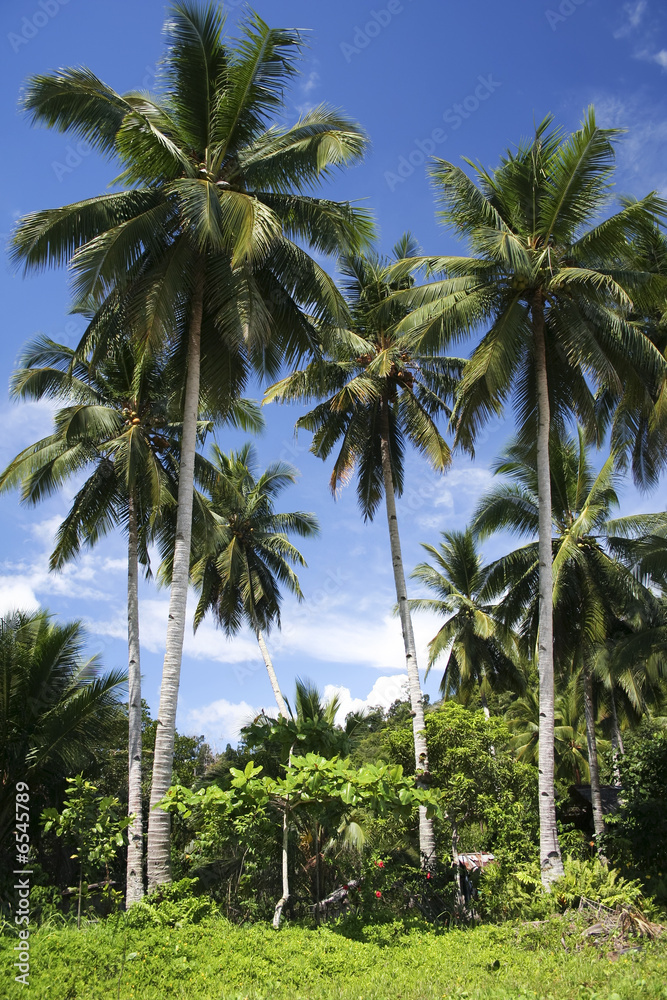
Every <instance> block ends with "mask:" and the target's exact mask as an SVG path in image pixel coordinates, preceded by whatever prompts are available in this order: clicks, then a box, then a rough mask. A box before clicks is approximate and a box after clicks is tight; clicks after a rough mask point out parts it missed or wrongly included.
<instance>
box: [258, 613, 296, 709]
mask: <svg viewBox="0 0 667 1000" xmlns="http://www.w3.org/2000/svg"><path fill="white" fill-rule="evenodd" d="M255 635H256V636H257V645H258V646H259V648H260V651H261V653H262V659H263V660H264V666H265V667H266V672H267V674H268V675H269V680H270V681H271V687H272V689H273V696H274V698H275V699H276V705H277V706H278V711H279V712H280V714H281V715H282V716H283V717H284V718H285V719H286V718H287V717H288V715H289V712H288V711H287V705H286V703H285V699H284V698H283V694H282V691H281V690H280V685H279V684H278V678H277V677H276V672H275V670H274V669H273V663H272V662H271V657H270V655H269V650H268V648H267V645H266V642H265V641H264V636H263V634H262V630H261V629H260V628H255Z"/></svg>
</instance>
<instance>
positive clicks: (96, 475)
mask: <svg viewBox="0 0 667 1000" xmlns="http://www.w3.org/2000/svg"><path fill="white" fill-rule="evenodd" d="M12 394H13V395H14V396H15V397H17V398H22V399H26V398H32V399H42V398H44V397H47V398H55V399H60V400H63V399H65V400H67V402H68V403H69V404H70V405H68V406H65V407H62V408H61V409H60V410H58V412H57V414H56V416H55V420H54V425H55V428H54V432H53V434H51V435H49V436H48V437H46V438H43V439H42V440H40V441H37V442H36V443H35V444H32V445H30V446H29V447H28V448H25V449H24V450H23V451H22V452H21V453H20V454H19V455H17V456H16V458H14V459H13V461H12V462H10V464H9V466H8V467H7V469H6V470H5V471H4V473H3V474H2V475H1V476H0V490H2V489H8V488H10V487H13V486H16V485H19V484H20V486H21V495H22V500H23V501H24V502H28V503H37V502H39V501H40V500H42V499H44V498H45V497H47V496H49V495H50V494H52V493H53V492H55V491H56V490H58V489H59V488H60V487H61V486H62V485H63V484H64V482H65V481H66V480H68V479H71V478H72V477H73V476H77V475H80V474H81V473H82V472H83V471H88V470H91V469H92V471H90V474H89V475H88V478H87V479H86V480H85V482H84V483H83V485H82V486H81V487H80V489H79V490H78V491H77V493H76V495H75V497H74V500H73V502H72V505H71V507H70V510H69V512H68V514H67V516H66V517H65V519H64V521H63V523H62V524H61V525H60V528H59V529H58V532H57V535H56V545H55V548H54V551H53V553H52V555H51V560H50V568H51V569H52V570H58V569H62V568H63V566H64V565H65V564H66V563H67V562H69V561H70V560H72V559H74V558H76V556H77V555H78V554H79V552H80V549H81V546H82V545H87V546H93V545H95V544H96V543H97V542H98V541H99V539H100V538H101V537H103V536H104V535H106V534H107V533H108V532H109V531H110V530H113V529H115V528H117V527H121V528H122V530H123V531H125V532H126V533H127V540H128V541H127V544H128V553H127V632H128V676H129V702H128V716H129V741H128V758H129V774H128V812H129V814H130V815H131V816H132V817H133V820H132V825H131V827H130V831H129V841H128V856H127V889H126V902H127V905H128V906H129V905H130V904H131V903H133V902H136V900H138V899H141V897H142V896H143V816H142V804H141V780H142V779H141V660H140V642H139V591H138V584H139V563H140V562H142V563H143V565H144V566H145V567H146V570H147V572H148V571H149V567H148V550H147V542H148V540H149V538H150V533H151V530H150V529H151V527H152V525H153V522H154V519H155V516H156V515H157V514H158V513H159V512H160V511H161V510H162V509H163V507H164V505H165V504H166V503H168V502H175V491H176V473H177V467H176V455H177V453H178V440H177V429H178V428H177V426H175V425H174V424H173V423H170V421H169V412H168V411H169V387H168V384H167V381H166V378H165V370H164V366H160V365H159V364H158V363H157V362H156V360H155V359H152V358H149V357H148V356H147V355H141V354H140V352H139V351H138V349H137V347H136V345H133V344H131V343H130V342H129V341H124V342H123V341H121V343H120V344H118V345H117V347H116V350H115V352H114V354H112V355H111V356H110V357H108V358H107V359H106V361H105V362H104V364H103V365H102V366H101V367H100V368H97V367H95V366H93V365H92V364H91V363H90V361H88V360H86V359H85V358H80V357H78V356H77V355H76V353H75V352H74V351H72V350H71V349H70V348H68V347H64V346H63V345H62V344H56V343H53V342H52V341H49V340H46V339H39V340H37V341H35V342H34V343H33V344H31V345H29V346H28V347H27V348H26V350H25V351H24V354H23V356H22V358H21V364H20V367H19V369H18V370H17V371H16V372H15V373H14V376H13V378H12Z"/></svg>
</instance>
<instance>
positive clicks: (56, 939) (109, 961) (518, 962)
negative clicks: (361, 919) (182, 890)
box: [0, 917, 667, 1000]
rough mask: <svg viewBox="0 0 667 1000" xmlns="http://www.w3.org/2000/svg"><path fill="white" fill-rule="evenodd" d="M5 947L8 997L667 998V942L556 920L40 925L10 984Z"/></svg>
mask: <svg viewBox="0 0 667 1000" xmlns="http://www.w3.org/2000/svg"><path fill="white" fill-rule="evenodd" d="M561 938H562V939H563V940H564V942H565V945H563V941H562V940H561ZM14 944H15V939H12V938H7V937H4V938H2V939H1V941H0V966H1V969H0V973H1V974H2V976H3V979H2V986H3V988H0V995H2V996H6V997H7V998H8V1000H13V998H14V997H19V996H22V997H24V998H25V997H28V998H29V1000H37V998H40V1000H41V998H47V997H48V998H52V1000H83V998H85V1000H102V998H104V1000H112V998H116V1000H138V998H141V1000H170V998H177V997H178V998H181V997H182V998H187V1000H245V998H247V1000H334V998H335V1000H436V998H437V1000H442V998H445V997H447V998H448V997H468V998H470V1000H473V998H475V1000H482V998H483V1000H524V998H538V997H539V998H545V1000H547V998H549V1000H551V998H553V1000H574V998H576V1000H643V998H651V1000H667V942H659V943H655V944H652V945H648V946H646V947H644V948H643V949H642V950H641V951H640V952H630V953H628V954H626V955H621V956H614V957H613V958H610V957H609V956H608V955H606V954H603V953H600V951H599V950H598V949H597V948H596V947H595V946H594V945H591V944H588V943H587V942H585V941H584V940H583V939H582V938H581V928H580V926H577V925H576V923H575V922H574V921H573V920H572V919H571V918H567V917H566V918H562V919H561V918H558V919H553V920H551V921H549V922H547V923H546V924H544V925H541V926H539V927H534V926H531V925H527V926H523V925H504V926H502V927H498V926H484V927H478V928H475V929H474V930H454V931H450V932H438V933H436V932H433V931H431V930H428V929H417V928H413V929H411V930H407V931H406V930H405V929H404V928H403V927H402V926H400V925H396V924H393V925H391V924H390V925H383V926H371V927H366V928H363V927H361V926H360V925H355V923H354V922H348V924H347V925H346V926H345V927H338V928H320V929H319V930H314V929H307V928H303V927H285V928H284V929H283V930H281V931H280V932H279V933H276V932H275V931H272V930H271V929H270V928H269V927H265V926H259V925H255V926H248V927H236V926H233V925H231V924H229V923H227V922H226V921H225V920H223V919H221V918H209V919H207V920H205V921H204V922H202V923H201V924H198V925H195V926H192V925H190V926H188V927H183V928H182V929H175V930H170V929H157V928H151V929H150V930H130V929H128V928H125V927H124V925H123V923H122V921H120V922H118V923H116V921H115V919H114V918H112V919H111V920H109V921H107V922H106V923H103V924H98V925H93V926H88V927H86V928H85V929H83V930H82V931H81V932H78V933H77V931H76V929H69V928H68V929H62V930H54V929H49V928H48V927H45V928H42V929H40V930H39V931H36V932H35V933H34V934H33V935H32V937H31V946H30V951H31V975H30V988H29V990H25V989H24V987H22V986H21V985H19V984H17V983H14V981H13V976H14V974H15V971H14V969H13V962H14V961H15V957H14V956H15V953H14V952H13V946H14Z"/></svg>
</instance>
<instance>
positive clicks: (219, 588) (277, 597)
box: [192, 444, 319, 718]
mask: <svg viewBox="0 0 667 1000" xmlns="http://www.w3.org/2000/svg"><path fill="white" fill-rule="evenodd" d="M212 465H213V469H214V474H215V479H214V480H213V483H212V486H211V498H210V502H209V504H208V505H207V508H208V510H207V512H208V514H209V515H211V516H212V517H213V518H214V519H215V526H214V528H212V529H211V528H209V529H208V530H207V531H206V533H205V537H203V538H197V537H196V536H195V537H194V538H193V546H192V581H193V583H194V585H195V587H196V588H197V589H198V590H199V592H200V598H199V603H198V604H197V609H196V611H195V619H194V623H195V628H197V626H198V625H199V624H200V623H201V621H202V620H203V619H204V617H205V615H206V613H207V611H211V612H212V613H213V615H214V616H215V619H216V621H217V622H218V624H219V625H220V626H221V627H222V628H223V629H224V631H225V633H226V635H228V636H231V635H235V634H236V633H237V632H238V631H239V629H240V628H241V627H242V626H243V625H244V624H247V625H248V626H249V627H250V628H251V629H252V631H253V633H254V634H255V637H256V639H257V644H258V646H259V648H260V651H261V654H262V658H263V660H264V664H265V666H266V671H267V673H268V675H269V681H270V682H271V688H272V690H273V694H274V696H275V699H276V704H277V706H278V711H279V712H280V713H281V715H283V716H284V717H285V718H287V717H288V709H287V705H286V703H285V699H284V698H283V695H282V693H281V690H280V685H279V684H278V678H277V677H276V672H275V670H274V668H273V663H272V662H271V657H270V655H269V650H268V647H267V645H266V640H265V633H268V631H269V629H270V628H271V626H272V625H273V624H276V625H278V627H280V604H281V600H282V595H281V593H280V585H281V584H282V585H283V586H284V587H286V588H287V590H289V591H290V593H292V594H294V595H295V596H296V597H297V599H298V600H302V599H303V593H302V592H301V587H300V585H299V580H298V578H297V576H296V573H295V572H294V570H293V569H292V567H293V566H295V565H298V566H305V565H306V563H305V560H304V558H303V556H302V555H301V553H300V552H299V551H298V549H296V548H295V547H294V545H292V543H291V542H290V541H289V537H288V535H289V534H290V533H294V534H297V535H300V536H301V537H302V538H310V537H312V536H313V535H315V534H317V532H318V530H319V529H318V524H317V519H316V518H315V516H314V514H306V513H303V512H302V511H294V512H292V513H289V514H288V513H285V514H278V513H276V511H275V510H274V503H275V500H276V498H277V497H278V496H279V494H280V493H281V492H282V491H283V490H284V489H285V488H286V487H287V486H290V485H292V484H294V483H295V482H296V479H297V471H296V469H294V468H292V466H290V465H286V464H285V463H284V462H275V463H273V464H272V465H270V466H269V467H268V469H266V470H265V471H264V472H263V473H262V474H261V475H260V476H259V477H258V476H257V472H256V461H255V455H254V450H253V448H252V445H250V444H246V445H244V447H243V448H241V450H240V451H238V452H232V453H231V454H230V455H224V454H223V453H222V452H221V451H220V449H219V448H217V447H215V448H214V449H213V462H212Z"/></svg>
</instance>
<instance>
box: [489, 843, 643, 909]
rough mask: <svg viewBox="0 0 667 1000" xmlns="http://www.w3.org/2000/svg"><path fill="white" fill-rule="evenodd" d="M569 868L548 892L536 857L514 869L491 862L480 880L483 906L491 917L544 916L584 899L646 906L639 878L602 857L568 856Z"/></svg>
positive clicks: (610, 905) (611, 903)
mask: <svg viewBox="0 0 667 1000" xmlns="http://www.w3.org/2000/svg"><path fill="white" fill-rule="evenodd" d="M564 868H565V874H564V876H563V877H562V878H560V879H558V880H557V881H556V882H554V884H553V886H552V887H551V892H547V891H546V890H545V889H544V887H543V885H542V880H541V878H540V868H539V864H538V862H533V863H532V864H530V865H524V866H522V867H520V868H517V869H515V870H513V871H510V870H509V866H508V865H507V864H503V863H502V862H501V863H500V864H497V865H492V866H491V867H490V868H488V869H487V870H486V871H485V872H484V875H483V876H482V878H481V880H480V889H479V907H480V911H481V913H482V915H483V916H485V917H488V918H490V919H492V920H507V919H511V918H520V919H523V920H542V919H544V918H545V917H547V916H549V915H550V914H553V913H557V912H564V911H565V910H571V909H576V908H577V907H578V906H579V904H580V903H581V901H582V900H589V901H590V902H593V903H601V904H602V905H603V906H608V907H609V908H610V909H615V908H616V907H628V908H636V909H640V910H645V909H648V910H649V911H651V912H652V908H651V905H650V902H649V901H647V900H646V899H645V897H644V895H643V892H642V886H641V883H640V882H639V881H638V880H636V879H626V878H624V877H623V875H622V874H621V873H620V872H618V871H617V870H616V869H614V868H607V867H605V865H603V864H602V862H601V861H600V860H599V859H598V858H593V859H589V860H581V859H579V858H572V857H568V858H566V859H565V861H564Z"/></svg>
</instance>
